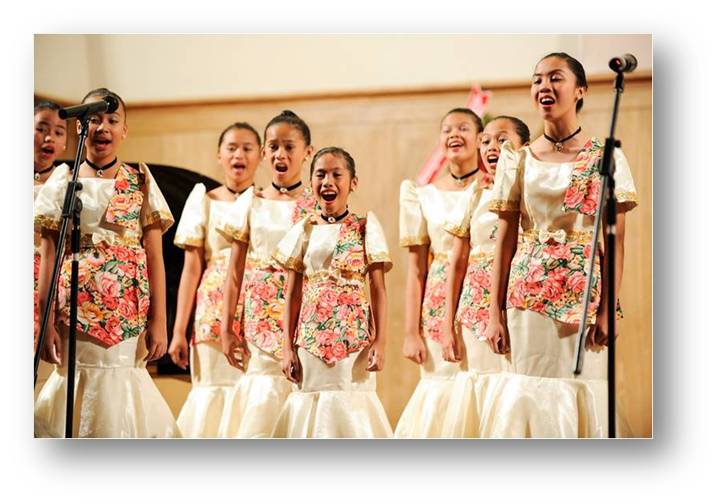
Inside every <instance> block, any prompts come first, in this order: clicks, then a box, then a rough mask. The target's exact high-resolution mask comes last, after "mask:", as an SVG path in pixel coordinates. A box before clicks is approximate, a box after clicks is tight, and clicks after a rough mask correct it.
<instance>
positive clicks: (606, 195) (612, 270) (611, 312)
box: [573, 71, 623, 438]
mask: <svg viewBox="0 0 718 504" xmlns="http://www.w3.org/2000/svg"><path fill="white" fill-rule="evenodd" d="M614 91H615V95H614V101H613V115H612V117H611V129H610V132H609V136H608V138H606V143H605V145H604V147H603V158H602V159H601V171H600V174H601V177H602V185H601V192H600V194H599V201H598V208H597V209H596V222H595V224H594V229H593V245H592V246H591V262H590V263H589V270H588V282H586V287H585V290H584V293H583V316H582V318H581V326H580V328H579V332H578V336H579V337H578V338H577V339H576V353H575V359H574V371H573V372H574V375H580V374H581V370H582V369H583V357H584V352H585V348H584V347H585V342H586V326H587V320H588V306H589V302H590V298H591V283H592V281H593V265H594V261H595V258H596V250H597V248H598V236H599V233H600V230H601V219H602V218H603V209H604V205H605V209H606V214H605V228H606V252H605V253H606V275H607V276H608V278H607V279H606V281H605V282H604V286H605V288H606V289H607V295H606V302H607V303H608V437H609V438H615V437H616V341H615V339H616V207H617V201H616V191H615V189H616V180H615V179H614V172H615V169H616V167H615V163H614V159H613V151H614V149H615V148H616V147H620V146H621V142H620V140H616V138H615V136H614V135H615V131H616V119H617V118H618V104H619V101H620V98H621V94H622V93H623V72H622V71H617V72H616V80H615V81H614Z"/></svg>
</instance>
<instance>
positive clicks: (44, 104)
mask: <svg viewBox="0 0 718 504" xmlns="http://www.w3.org/2000/svg"><path fill="white" fill-rule="evenodd" d="M61 108H62V107H60V106H59V105H58V104H57V103H55V102H54V101H50V100H43V101H41V102H38V103H37V105H35V113H36V114H37V113H38V112H40V111H41V110H60V109H61Z"/></svg>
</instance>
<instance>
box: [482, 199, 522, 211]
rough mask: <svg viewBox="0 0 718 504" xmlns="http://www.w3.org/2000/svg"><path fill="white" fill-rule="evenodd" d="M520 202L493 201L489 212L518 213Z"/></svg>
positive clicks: (490, 203)
mask: <svg viewBox="0 0 718 504" xmlns="http://www.w3.org/2000/svg"><path fill="white" fill-rule="evenodd" d="M519 210H520V209H519V202H518V201H505V200H491V201H490V202H489V211H491V212H518V211H519Z"/></svg>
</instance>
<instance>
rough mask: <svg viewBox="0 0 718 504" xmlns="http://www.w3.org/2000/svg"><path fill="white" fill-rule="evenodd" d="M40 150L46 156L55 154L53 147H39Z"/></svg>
mask: <svg viewBox="0 0 718 504" xmlns="http://www.w3.org/2000/svg"><path fill="white" fill-rule="evenodd" d="M40 152H42V153H43V154H45V155H46V156H52V155H53V154H55V148H54V147H49V146H44V147H40Z"/></svg>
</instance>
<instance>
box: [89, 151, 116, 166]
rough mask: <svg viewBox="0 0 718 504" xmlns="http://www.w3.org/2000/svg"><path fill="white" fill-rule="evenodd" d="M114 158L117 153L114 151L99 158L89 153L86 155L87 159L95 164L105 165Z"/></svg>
mask: <svg viewBox="0 0 718 504" xmlns="http://www.w3.org/2000/svg"><path fill="white" fill-rule="evenodd" d="M115 158H117V154H115V153H112V154H110V155H108V156H103V157H101V158H93V157H92V156H90V155H88V156H87V160H88V161H89V162H91V163H92V164H94V165H96V166H105V165H106V164H107V163H111V162H112V161H113V160H114V159H115ZM117 164H118V165H119V164H121V163H120V162H119V161H118V162H117Z"/></svg>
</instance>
